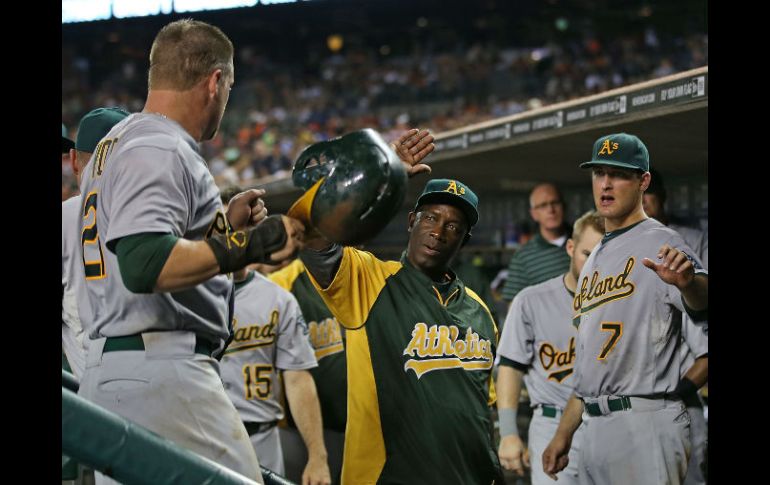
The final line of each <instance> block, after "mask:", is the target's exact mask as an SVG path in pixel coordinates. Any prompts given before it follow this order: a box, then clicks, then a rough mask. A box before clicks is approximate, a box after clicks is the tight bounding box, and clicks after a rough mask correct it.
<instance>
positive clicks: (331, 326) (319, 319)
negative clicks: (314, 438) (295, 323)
mask: <svg viewBox="0 0 770 485" xmlns="http://www.w3.org/2000/svg"><path fill="white" fill-rule="evenodd" d="M268 278H269V279H270V280H271V281H273V282H274V283H276V284H278V285H279V286H281V287H282V288H284V289H285V290H287V291H290V292H291V293H292V294H293V295H294V297H295V298H296V299H297V301H298V302H299V307H300V310H301V311H302V315H303V316H304V317H305V321H306V322H307V326H308V330H309V333H308V337H309V338H310V344H311V345H312V346H313V349H314V350H315V357H316V360H317V361H318V367H315V368H313V369H310V374H311V375H312V376H313V380H314V381H315V385H316V389H317V390H318V401H319V402H320V404H321V416H322V418H323V427H324V428H325V429H332V430H335V431H340V432H344V431H345V418H346V415H347V387H348V380H347V370H346V367H345V336H344V330H343V329H342V328H340V326H339V324H338V323H337V319H336V318H334V315H333V314H332V312H331V310H329V307H327V306H326V303H324V301H323V300H322V299H321V297H320V295H319V294H318V291H317V290H316V289H315V288H314V287H313V283H311V282H310V279H309V277H308V273H307V272H306V271H305V266H304V265H303V264H302V261H300V260H299V259H295V260H294V261H292V263H291V264H289V265H288V266H286V267H285V268H282V269H281V270H279V271H276V272H274V273H271V274H270V275H268ZM286 414H287V419H288V422H289V424H290V425H291V426H294V421H293V419H292V418H291V414H290V413H289V412H288V407H287V413H286ZM294 427H296V426H294Z"/></svg>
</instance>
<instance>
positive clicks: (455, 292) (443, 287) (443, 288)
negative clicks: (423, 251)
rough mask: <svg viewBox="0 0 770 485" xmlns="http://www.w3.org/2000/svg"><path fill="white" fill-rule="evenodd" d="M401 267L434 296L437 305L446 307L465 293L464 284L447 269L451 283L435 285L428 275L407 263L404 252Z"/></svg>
mask: <svg viewBox="0 0 770 485" xmlns="http://www.w3.org/2000/svg"><path fill="white" fill-rule="evenodd" d="M401 265H402V266H403V267H404V269H405V270H406V271H409V272H410V274H412V275H413V276H414V277H415V278H416V279H417V280H418V281H419V282H420V284H421V285H422V286H424V287H425V288H426V289H428V290H429V291H430V292H431V293H433V294H434V295H436V298H437V299H438V301H439V303H441V304H442V305H444V306H447V305H448V304H449V303H450V302H452V301H456V300H457V299H458V297H459V296H460V295H462V294H463V292H464V291H465V284H464V283H463V282H462V281H461V280H460V278H458V277H457V275H456V274H455V272H454V271H452V270H451V269H449V268H448V269H447V276H449V277H450V278H451V281H449V282H447V283H436V282H435V281H433V280H431V279H430V278H429V277H428V275H426V274H425V273H423V272H422V271H420V270H419V269H417V268H416V267H415V266H414V265H413V264H412V263H411V262H409V259H408V258H407V257H406V251H404V252H403V253H401Z"/></svg>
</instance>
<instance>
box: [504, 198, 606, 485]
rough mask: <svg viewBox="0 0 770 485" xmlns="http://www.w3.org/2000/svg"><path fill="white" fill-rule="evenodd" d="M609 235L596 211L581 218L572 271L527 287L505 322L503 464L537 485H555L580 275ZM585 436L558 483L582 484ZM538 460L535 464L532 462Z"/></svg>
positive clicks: (571, 249) (572, 246) (570, 246)
mask: <svg viewBox="0 0 770 485" xmlns="http://www.w3.org/2000/svg"><path fill="white" fill-rule="evenodd" d="M603 234H604V219H603V218H602V217H600V216H599V215H598V214H596V212H595V211H591V212H587V213H585V214H583V216H581V217H580V218H579V219H578V220H577V221H575V224H574V228H573V231H572V238H571V239H568V240H567V242H566V249H567V254H568V255H569V257H570V266H569V271H567V272H566V273H565V274H563V275H559V276H557V277H555V278H551V279H549V280H546V281H544V282H543V283H539V284H537V285H533V286H530V287H527V288H525V289H523V290H522V291H521V292H520V293H518V294H517V295H516V297H515V298H514V299H513V302H512V303H511V308H510V310H509V311H508V316H507V317H506V321H505V326H504V327H503V333H502V335H501V337H500V345H499V346H498V350H497V355H498V357H497V358H498V361H499V362H498V363H499V367H498V371H497V411H498V415H499V420H500V447H499V449H498V455H499V457H500V464H501V465H502V466H503V467H504V468H505V469H507V470H513V471H514V472H516V473H517V474H519V475H520V476H521V475H524V467H525V466H526V467H531V470H532V483H533V484H537V485H539V484H552V483H553V480H552V479H551V478H550V477H549V476H548V475H546V474H545V473H544V472H543V467H542V464H541V463H540V457H541V456H542V454H543V451H545V447H546V446H547V445H548V442H549V441H550V440H551V438H552V437H553V435H554V433H555V432H556V427H557V426H558V424H559V418H560V417H561V414H562V412H563V411H564V407H565V406H566V404H567V400H568V399H569V397H570V395H571V394H572V378H571V377H572V373H573V368H572V366H573V363H574V361H575V338H576V337H577V328H575V327H574V326H573V325H572V299H573V298H574V296H575V288H576V286H577V279H578V276H579V275H580V270H581V269H582V268H583V264H584V263H585V261H586V259H588V255H589V254H591V250H592V249H593V248H594V247H595V246H596V245H597V244H598V243H599V240H601V238H602V235H603ZM522 380H523V381H524V383H525V384H526V386H527V391H528V392H529V400H530V404H531V406H532V407H533V409H534V412H533V416H532V420H531V421H530V424H529V433H528V440H529V449H526V448H525V446H524V443H523V442H522V440H521V438H520V437H519V432H518V427H517V425H516V410H517V407H518V402H519V396H520V394H521V383H522ZM581 437H582V432H581V431H580V430H578V431H577V432H576V433H575V436H574V438H573V440H572V448H571V449H570V452H569V458H570V461H569V465H568V466H567V468H566V469H564V470H562V471H561V472H559V474H558V475H557V476H558V478H559V483H567V484H573V483H577V477H578V457H577V455H578V452H579V449H580V441H581ZM530 461H531V464H530Z"/></svg>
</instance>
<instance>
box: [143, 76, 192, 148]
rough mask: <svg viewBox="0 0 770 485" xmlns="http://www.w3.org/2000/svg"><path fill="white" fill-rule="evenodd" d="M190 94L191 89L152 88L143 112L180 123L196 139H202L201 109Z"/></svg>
mask: <svg viewBox="0 0 770 485" xmlns="http://www.w3.org/2000/svg"><path fill="white" fill-rule="evenodd" d="M196 108H197V105H196V103H195V102H194V100H193V99H192V97H191V96H190V93H189V91H172V90H167V89H155V90H150V91H149V92H148V93H147V102H146V103H145V105H144V109H143V110H142V112H143V113H155V114H158V115H161V116H164V117H166V118H168V119H170V120H174V121H176V122H177V123H179V124H180V125H181V126H182V128H184V129H185V131H186V132H187V133H189V134H190V136H192V137H193V138H194V139H195V141H198V142H199V141H201V138H202V137H203V129H202V128H201V122H200V119H199V118H200V116H199V114H198V113H199V112H200V111H201V110H200V109H196Z"/></svg>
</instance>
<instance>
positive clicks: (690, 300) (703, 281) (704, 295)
mask: <svg viewBox="0 0 770 485" xmlns="http://www.w3.org/2000/svg"><path fill="white" fill-rule="evenodd" d="M679 291H680V292H681V293H682V299H683V300H684V302H685V304H686V305H687V306H688V307H689V308H690V309H691V310H695V311H703V310H707V309H708V304H709V279H708V276H706V275H703V274H697V275H695V278H693V280H692V283H690V285H689V286H687V287H685V288H683V289H680V290H679Z"/></svg>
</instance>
